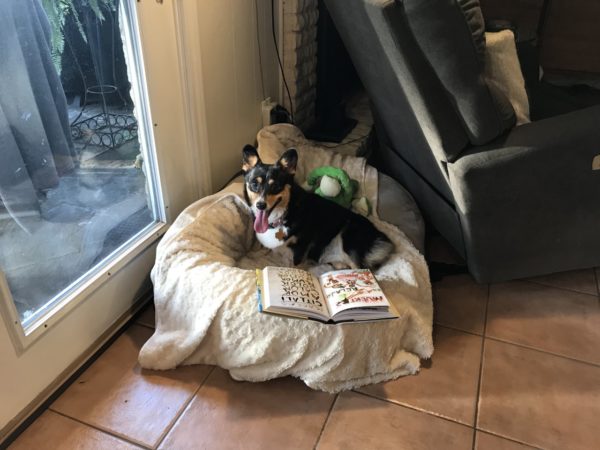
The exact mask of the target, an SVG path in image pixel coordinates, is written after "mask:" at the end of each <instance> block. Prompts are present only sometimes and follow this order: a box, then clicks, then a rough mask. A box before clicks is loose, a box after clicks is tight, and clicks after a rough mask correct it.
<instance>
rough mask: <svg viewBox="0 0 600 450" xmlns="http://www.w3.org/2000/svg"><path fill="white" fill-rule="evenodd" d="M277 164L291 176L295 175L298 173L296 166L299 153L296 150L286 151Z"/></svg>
mask: <svg viewBox="0 0 600 450" xmlns="http://www.w3.org/2000/svg"><path fill="white" fill-rule="evenodd" d="M275 164H277V165H278V166H279V168H281V169H282V170H284V171H286V172H287V173H289V174H290V175H294V174H295V173H296V165H297V164H298V152H297V151H296V149H295V148H290V149H289V150H286V151H285V152H284V153H283V155H281V158H279V159H278V160H277V162H276V163H275Z"/></svg>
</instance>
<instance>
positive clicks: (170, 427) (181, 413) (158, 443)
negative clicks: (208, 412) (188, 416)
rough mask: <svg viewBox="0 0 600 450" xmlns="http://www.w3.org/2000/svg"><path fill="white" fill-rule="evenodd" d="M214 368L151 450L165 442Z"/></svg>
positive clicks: (212, 369)
mask: <svg viewBox="0 0 600 450" xmlns="http://www.w3.org/2000/svg"><path fill="white" fill-rule="evenodd" d="M215 367H216V366H212V368H211V369H210V370H209V371H208V373H207V374H206V376H205V377H204V380H202V382H201V383H200V385H199V386H198V388H197V389H196V390H195V391H194V393H193V394H192V395H190V398H189V399H187V401H186V402H185V403H184V405H183V406H182V407H181V408H180V410H179V414H177V415H176V416H175V417H174V418H173V420H171V422H170V423H169V424H168V425H167V426H166V427H165V429H164V431H163V432H162V434H161V435H160V436H159V438H158V440H157V441H156V445H155V446H154V448H153V450H156V449H158V447H160V446H161V444H162V443H163V441H164V440H165V438H166V437H167V435H168V434H169V433H170V432H171V430H172V429H173V427H174V426H175V425H176V424H177V422H178V421H179V419H180V418H181V416H183V414H184V413H185V412H186V411H187V410H188V408H189V406H190V403H192V400H194V398H195V397H196V394H198V391H200V389H202V386H204V383H206V380H208V378H209V377H210V376H211V374H212V373H213V372H214V370H215Z"/></svg>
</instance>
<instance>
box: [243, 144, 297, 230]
mask: <svg viewBox="0 0 600 450" xmlns="http://www.w3.org/2000/svg"><path fill="white" fill-rule="evenodd" d="M297 162H298V153H297V152H296V150H295V149H293V148H291V149H289V150H287V151H285V153H284V154H283V155H281V157H280V158H279V159H278V160H277V161H276V162H275V164H264V163H263V162H262V161H261V160H260V157H259V156H258V152H257V151H256V148H254V147H253V146H251V145H246V146H245V147H244V150H242V171H243V172H244V182H245V195H246V199H247V200H248V204H249V205H250V207H251V208H252V212H253V213H254V231H256V232H257V233H264V232H265V231H267V230H268V228H269V224H274V223H276V222H278V221H279V220H280V219H282V218H283V217H284V216H285V213H286V212H287V209H288V206H289V202H290V193H291V189H292V184H293V182H294V174H295V173H296V164H297Z"/></svg>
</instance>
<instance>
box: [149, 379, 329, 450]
mask: <svg viewBox="0 0 600 450" xmlns="http://www.w3.org/2000/svg"><path fill="white" fill-rule="evenodd" d="M334 398H335V396H334V395H331V394H326V393H324V392H318V391H313V390H311V389H310V388H308V387H307V386H306V385H305V384H304V383H302V382H301V381H299V380H296V379H293V378H280V379H276V380H271V381H268V382H264V383H248V382H238V381H234V380H233V379H231V377H230V376H229V374H228V373H227V372H226V371H224V370H222V369H219V368H215V370H214V371H213V372H212V373H211V375H210V376H209V377H208V379H207V380H206V382H205V383H204V385H203V386H202V388H200V390H199V391H198V393H197V394H196V396H195V397H194V400H193V401H192V402H191V403H190V405H189V407H188V408H187V409H186V411H185V412H184V414H183V415H182V416H181V418H180V419H179V420H178V421H177V423H176V425H175V426H174V427H173V429H172V430H171V431H170V432H169V434H168V435H167V437H166V438H165V440H164V442H163V443H162V444H161V446H160V448H161V449H165V450H170V449H177V450H185V449H190V450H192V449H193V450H195V449H211V450H213V449H214V450H217V449H219V450H220V449H241V448H243V449H245V450H251V449H257V450H258V449H260V450H268V449H277V450H279V449H286V448H289V449H294V450H296V449H297V450H302V449H312V448H313V447H314V445H315V443H316V442H317V438H318V436H319V433H320V432H321V429H322V427H323V424H324V423H325V420H326V418H327V414H328V412H329V410H330V408H331V404H332V403H333V400H334Z"/></svg>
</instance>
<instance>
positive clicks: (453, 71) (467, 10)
mask: <svg viewBox="0 0 600 450" xmlns="http://www.w3.org/2000/svg"><path fill="white" fill-rule="evenodd" d="M403 4H404V8H405V11H406V16H407V19H408V23H409V26H410V28H411V30H412V32H413V34H414V36H415V39H416V40H417V42H418V44H419V47H420V48H421V50H422V51H423V53H424V55H425V57H426V58H427V60H428V61H429V63H430V64H431V66H432V68H433V70H434V71H435V73H436V74H437V76H438V78H439V80H440V82H441V83H442V85H443V86H444V87H445V89H446V93H447V94H448V96H449V98H450V100H451V102H452V104H453V105H454V107H455V109H456V111H457V113H458V115H459V116H460V117H461V119H462V123H463V126H464V128H465V131H466V133H467V135H468V136H469V140H470V141H471V143H472V144H474V145H481V144H485V143H487V142H489V141H491V140H493V139H495V138H496V137H498V136H499V135H500V134H502V133H503V132H504V131H506V130H508V129H510V128H512V127H513V126H514V123H515V115H514V111H512V106H511V105H510V102H509V101H508V99H507V98H506V96H505V95H504V94H503V93H502V92H501V91H500V90H498V89H495V88H490V87H489V86H488V84H487V82H486V79H485V73H484V69H485V23H484V20H483V15H482V13H481V8H480V6H479V0H403Z"/></svg>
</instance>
